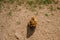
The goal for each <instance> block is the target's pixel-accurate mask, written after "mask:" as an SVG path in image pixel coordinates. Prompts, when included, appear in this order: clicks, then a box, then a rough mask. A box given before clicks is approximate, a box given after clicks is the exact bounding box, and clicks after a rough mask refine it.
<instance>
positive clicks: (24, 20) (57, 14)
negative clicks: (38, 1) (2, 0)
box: [0, 3, 60, 40]
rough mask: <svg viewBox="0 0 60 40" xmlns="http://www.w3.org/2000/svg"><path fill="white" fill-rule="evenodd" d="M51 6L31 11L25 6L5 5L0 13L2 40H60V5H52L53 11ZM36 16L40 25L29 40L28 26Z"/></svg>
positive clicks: (0, 36) (0, 38)
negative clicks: (59, 7) (59, 8)
mask: <svg viewBox="0 0 60 40" xmlns="http://www.w3.org/2000/svg"><path fill="white" fill-rule="evenodd" d="M50 6H51V5H46V6H42V8H40V9H39V8H38V7H37V8H35V9H36V11H31V10H29V9H27V8H26V7H25V5H24V4H22V5H21V6H19V5H16V4H15V3H14V4H7V3H6V4H4V7H2V9H1V11H0V40H60V10H58V9H57V7H58V6H60V3H59V4H52V6H53V8H54V9H53V10H52V11H50V9H49V7H50ZM46 14H48V15H46ZM34 15H36V19H37V23H38V24H37V26H36V29H35V32H34V33H33V35H31V36H30V37H29V38H27V37H26V35H27V24H28V22H29V21H30V19H31V17H32V16H34Z"/></svg>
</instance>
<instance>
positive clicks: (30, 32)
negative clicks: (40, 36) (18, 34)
mask: <svg viewBox="0 0 60 40" xmlns="http://www.w3.org/2000/svg"><path fill="white" fill-rule="evenodd" d="M35 28H36V27H33V26H32V25H27V35H26V37H27V38H29V37H30V36H32V35H33V33H34V32H35Z"/></svg>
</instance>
